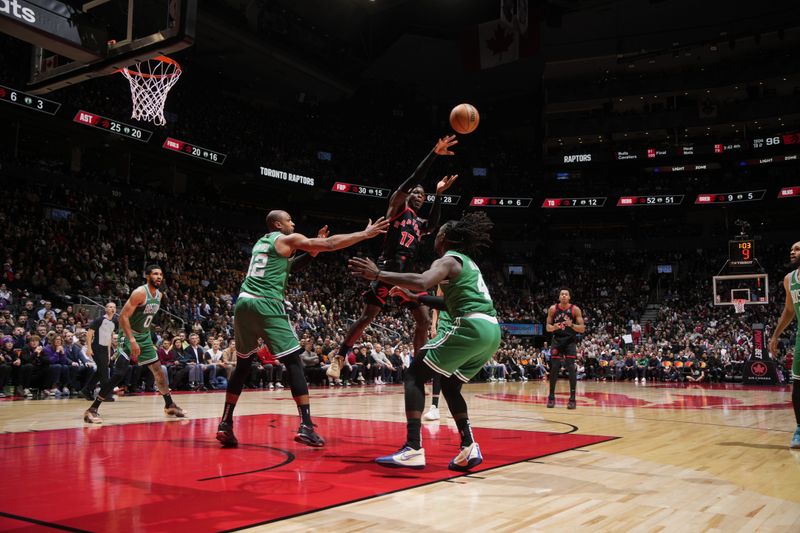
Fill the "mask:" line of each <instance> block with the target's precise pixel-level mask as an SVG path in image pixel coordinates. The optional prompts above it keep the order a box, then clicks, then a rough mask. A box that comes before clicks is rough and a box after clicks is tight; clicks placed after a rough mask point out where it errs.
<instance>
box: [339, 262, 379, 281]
mask: <svg viewBox="0 0 800 533" xmlns="http://www.w3.org/2000/svg"><path fill="white" fill-rule="evenodd" d="M347 266H348V267H350V274H351V275H352V276H355V277H357V278H364V279H368V280H370V281H374V280H376V279H378V274H379V273H380V270H378V267H377V265H375V263H373V262H372V261H371V260H370V259H364V258H361V257H353V258H351V259H350V261H348V262H347Z"/></svg>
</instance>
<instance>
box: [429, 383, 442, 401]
mask: <svg viewBox="0 0 800 533" xmlns="http://www.w3.org/2000/svg"><path fill="white" fill-rule="evenodd" d="M441 391H442V379H441V378H440V377H439V376H435V377H434V378H433V391H431V396H432V398H431V405H433V406H434V407H439V393H440V392H441Z"/></svg>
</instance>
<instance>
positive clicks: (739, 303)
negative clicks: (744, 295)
mask: <svg viewBox="0 0 800 533" xmlns="http://www.w3.org/2000/svg"><path fill="white" fill-rule="evenodd" d="M746 301H747V300H742V299H740V298H736V299H735V300H733V309H734V311H736V312H737V313H738V314H742V313H744V304H745V302H746Z"/></svg>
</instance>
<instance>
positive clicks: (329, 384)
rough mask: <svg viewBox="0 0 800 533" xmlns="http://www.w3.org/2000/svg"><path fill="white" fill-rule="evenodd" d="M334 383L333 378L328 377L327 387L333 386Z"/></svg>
mask: <svg viewBox="0 0 800 533" xmlns="http://www.w3.org/2000/svg"><path fill="white" fill-rule="evenodd" d="M334 385H335V383H334V382H333V380H332V379H328V387H333V386H334Z"/></svg>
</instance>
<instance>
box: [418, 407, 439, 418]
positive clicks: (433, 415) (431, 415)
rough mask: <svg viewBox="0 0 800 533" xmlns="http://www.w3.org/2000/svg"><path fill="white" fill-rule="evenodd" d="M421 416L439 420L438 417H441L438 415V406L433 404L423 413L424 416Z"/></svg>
mask: <svg viewBox="0 0 800 533" xmlns="http://www.w3.org/2000/svg"><path fill="white" fill-rule="evenodd" d="M422 418H423V420H439V418H441V417H440V416H439V408H438V407H436V406H435V405H431V408H430V409H428V412H427V413H425V416H423V417H422Z"/></svg>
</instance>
